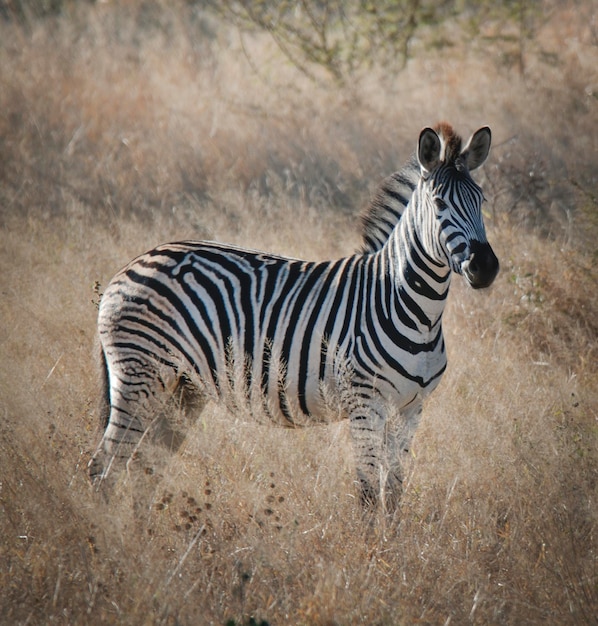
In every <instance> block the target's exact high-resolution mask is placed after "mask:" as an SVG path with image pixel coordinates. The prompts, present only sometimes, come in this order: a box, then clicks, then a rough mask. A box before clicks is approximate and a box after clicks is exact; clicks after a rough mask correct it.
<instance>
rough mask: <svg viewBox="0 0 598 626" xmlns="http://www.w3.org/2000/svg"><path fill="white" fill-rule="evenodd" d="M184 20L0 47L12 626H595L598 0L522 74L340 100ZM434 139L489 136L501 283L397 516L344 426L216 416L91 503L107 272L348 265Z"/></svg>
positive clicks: (461, 67)
mask: <svg viewBox="0 0 598 626" xmlns="http://www.w3.org/2000/svg"><path fill="white" fill-rule="evenodd" d="M173 7H174V8H173ZM187 11H188V9H186V8H184V7H183V6H179V5H176V4H175V5H170V4H169V5H167V4H163V5H161V4H160V3H136V2H131V3H127V4H125V5H123V6H120V5H118V6H117V5H112V4H110V3H107V4H98V5H97V6H92V7H80V8H79V9H77V10H75V11H74V12H73V13H72V14H71V15H70V16H67V17H57V18H52V19H48V20H45V21H43V22H39V23H34V24H32V25H31V26H30V30H29V31H27V32H24V31H21V30H19V29H18V28H17V27H16V26H15V25H14V24H12V25H11V24H2V25H0V31H1V32H0V41H1V42H2V43H1V44H0V67H1V68H2V71H1V72H0V110H1V111H2V114H1V115H0V162H1V163H2V166H1V167H0V223H1V230H0V258H1V267H2V273H1V278H0V295H1V297H0V315H1V320H2V324H1V325H0V353H1V356H2V358H1V359H0V409H1V417H2V420H1V422H0V616H2V617H1V621H2V622H3V623H7V624H9V623H10V624H25V623H64V624H90V623H97V624H100V623H127V624H146V623H157V624H195V623H206V624H208V623H213V624H225V623H235V624H249V623H251V619H253V621H254V622H255V623H260V622H262V621H265V622H267V623H269V624H283V623H293V624H349V623H356V622H361V623H373V624H413V623H425V624H449V623H451V624H466V623H473V624H488V623H491V624H522V623H525V624H540V623H541V624H545V623H553V624H595V623H596V615H598V600H597V599H598V588H597V584H598V575H597V574H598V572H597V567H598V562H597V558H598V557H597V541H596V530H597V526H596V521H597V520H596V510H597V508H596V479H597V471H596V461H597V456H598V455H597V450H598V446H597V438H598V421H597V420H598V367H597V349H598V348H597V346H598V342H597V331H598V327H597V323H596V321H595V311H596V310H597V305H598V293H597V292H596V279H597V274H596V269H595V263H596V246H595V241H596V239H595V237H596V232H597V230H596V228H597V226H596V221H595V220H596V214H597V211H598V208H597V206H596V201H595V193H596V174H595V171H596V167H595V166H596V157H595V155H596V153H597V152H596V150H597V145H596V142H597V141H598V139H597V137H596V134H595V132H593V129H594V128H595V124H596V120H597V119H598V108H597V107H598V101H597V100H596V97H595V89H598V75H597V74H596V64H595V58H596V50H597V48H596V38H595V31H594V30H592V29H593V28H594V26H595V24H594V26H593V25H592V22H591V6H590V3H588V4H583V3H578V4H576V5H574V6H573V5H572V6H571V7H570V6H569V5H568V4H566V3H563V4H562V5H560V7H559V11H558V12H557V13H556V14H554V15H551V16H549V19H547V22H546V23H545V25H544V26H543V28H542V29H540V31H539V37H540V40H539V42H538V45H539V46H540V47H541V48H542V49H543V51H544V53H545V54H548V53H552V52H553V53H554V55H556V56H555V57H554V58H553V57H550V58H551V63H550V64H546V63H544V62H543V61H542V60H541V57H540V55H537V56H534V57H530V58H529V59H528V63H527V69H526V73H525V74H524V75H519V74H516V73H513V72H512V71H511V70H509V69H508V68H506V67H501V66H500V65H497V64H496V62H495V61H496V60H495V59H494V58H493V55H492V50H491V47H490V46H489V45H487V46H485V47H476V46H475V45H473V50H474V51H473V52H472V51H471V49H469V54H466V53H467V52H468V50H467V49H466V48H464V47H463V48H461V47H460V46H459V45H455V46H454V47H453V48H452V49H451V51H450V54H447V53H446V52H445V53H443V55H442V56H440V55H436V54H435V53H434V52H433V51H430V52H428V53H426V54H422V55H420V56H418V57H417V58H416V59H415V60H413V61H412V62H411V63H410V64H409V65H408V67H407V69H406V70H405V71H404V72H403V73H402V74H400V75H398V76H385V75H384V73H383V72H382V71H381V70H377V69H374V70H373V71H372V72H371V74H370V75H369V76H368V77H366V78H364V79H362V80H361V81H359V82H358V83H356V84H355V85H353V86H352V87H351V88H347V90H343V91H338V90H330V89H327V88H326V85H315V84H313V83H310V82H309V81H307V80H306V79H305V78H304V77H302V76H301V75H300V74H298V73H296V72H295V70H294V69H293V68H292V67H290V66H288V65H287V64H285V62H284V61H282V60H281V59H280V57H279V56H277V54H276V51H275V50H274V49H272V48H271V47H270V46H269V43H268V41H267V40H263V39H260V37H258V36H253V37H249V38H246V39H245V41H244V47H243V48H241V47H240V45H239V43H238V38H237V37H236V34H235V33H234V32H231V31H229V30H227V29H226V27H225V26H224V25H222V24H220V23H218V22H217V21H214V20H213V19H212V18H210V17H209V16H207V15H204V14H201V13H193V12H191V13H189V12H187ZM489 27H490V26H489ZM540 44H541V45H540ZM555 58H556V61H555ZM250 61H251V63H250ZM440 118H447V119H449V120H450V121H452V122H453V123H454V124H455V125H456V126H457V127H458V128H459V129H462V131H463V133H469V132H471V131H472V130H474V129H475V128H476V127H478V126H479V125H481V124H484V123H488V124H490V125H491V126H492V128H493V131H494V146H495V147H494V150H493V152H492V154H491V158H490V161H489V162H488V164H487V165H486V166H485V167H484V171H483V172H482V173H481V174H480V180H481V182H482V183H483V186H484V190H485V193H486V196H487V198H488V203H487V205H486V206H487V212H488V214H489V218H490V219H489V220H488V229H489V236H490V239H491V241H492V243H493V245H494V247H495V250H496V252H497V254H498V256H499V257H500V260H501V266H502V270H501V274H500V276H499V278H498V279H497V283H496V284H495V286H494V287H493V288H492V289H491V290H490V291H489V292H487V293H483V294H480V293H472V292H471V291H468V290H467V289H466V288H465V287H464V286H463V285H462V284H461V283H460V281H459V280H458V279H456V280H455V281H454V286H453V290H452V294H451V297H450V303H449V308H448V311H447V314H446V333H447V343H448V349H449V356H450V363H449V369H448V372H447V374H446V376H445V378H444V379H443V382H442V384H441V386H440V388H439V389H438V391H437V392H436V393H435V395H433V396H432V398H431V399H430V401H429V402H428V404H427V406H426V411H425V416H424V419H423V423H422V426H421V428H420V431H419V432H418V434H417V436H416V441H415V447H414V454H413V458H412V461H411V466H410V467H409V472H408V484H407V487H406V490H405V494H404V498H403V501H402V504H401V508H400V512H399V514H398V515H397V517H396V518H395V519H392V520H388V519H382V518H378V517H375V518H374V519H363V517H362V512H361V511H360V509H359V506H358V504H357V502H356V499H355V489H354V485H353V478H354V476H353V463H352V458H351V450H350V444H349V440H348V435H347V432H346V425H344V424H340V425H334V426H330V427H318V428H314V429H311V430H310V429H307V430H301V431H283V430H277V429H273V428H268V427H265V426H256V425H255V424H252V423H250V422H248V421H247V420H246V419H245V416H244V415H230V414H227V412H226V411H225V410H224V409H222V408H221V407H216V406H210V407H208V409H206V411H205V412H204V413H203V414H202V415H201V417H200V419H199V421H198V423H197V424H196V425H195V426H194V427H193V428H192V429H191V430H190V432H189V437H188V440H187V441H186V443H185V445H184V446H183V448H182V449H181V450H180V451H179V452H178V453H177V454H176V455H174V456H172V457H166V458H163V459H162V464H161V465H156V467H157V469H156V471H155V472H154V473H153V474H151V473H148V474H147V475H145V474H143V473H142V475H141V477H138V478H137V479H136V480H135V481H133V479H132V478H131V477H127V476H122V477H121V480H120V482H119V483H118V484H117V485H116V487H115V493H114V494H113V496H112V497H111V498H110V499H109V501H106V500H105V499H104V498H102V497H100V496H98V495H97V494H95V493H93V492H92V490H91V488H90V486H89V485H88V482H87V477H86V471H85V465H86V462H87V460H88V459H89V457H90V453H91V451H92V450H93V447H94V446H95V443H96V441H97V436H98V433H97V411H96V407H97V401H98V397H97V396H98V387H97V382H96V361H95V352H96V344H95V315H96V303H97V298H98V292H101V289H102V287H101V286H102V285H105V284H106V283H107V281H108V280H109V278H110V277H111V275H112V274H113V273H114V272H115V271H116V270H117V269H118V268H119V267H120V266H121V265H122V264H124V263H125V262H126V261H128V260H129V259H130V258H131V257H132V256H133V255H135V254H137V253H139V252H142V251H143V250H145V249H147V248H149V247H151V246H153V245H155V244H157V243H159V242H161V241H166V240H172V239H178V238H189V237H198V238H200V237H209V238H215V239H219V240H226V241H231V242H234V243H238V244H243V245H247V246H251V247H254V248H264V249H268V250H272V251H275V252H280V253H285V254H289V255H294V256H301V257H306V258H327V257H335V256H339V255H342V254H347V253H349V252H351V251H352V250H354V249H355V248H356V247H357V245H358V241H359V236H358V232H357V217H356V216H357V213H358V211H359V209H360V208H361V207H362V206H363V204H364V203H365V202H367V199H368V198H369V196H370V194H371V192H372V190H373V188H374V187H375V185H376V184H377V182H378V181H379V180H380V179H381V178H382V177H383V176H384V175H386V174H388V173H389V172H390V171H392V170H393V169H396V168H397V167H398V166H399V165H400V164H401V163H402V162H403V160H405V159H406V158H407V156H408V155H409V153H410V151H411V149H412V146H413V144H414V141H415V138H416V137H417V134H418V132H419V129H420V128H421V127H422V126H424V125H429V124H431V123H434V122H436V121H437V120H438V119H440ZM297 224H300V228H297ZM96 283H99V287H98V286H96V287H94V285H96ZM155 452H156V455H158V454H160V451H157V450H156V451H155ZM154 461H155V459H154V458H153V457H151V455H150V456H146V457H144V458H143V460H142V462H143V463H144V464H145V466H146V467H148V468H152V467H154Z"/></svg>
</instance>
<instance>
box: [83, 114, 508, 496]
mask: <svg viewBox="0 0 598 626" xmlns="http://www.w3.org/2000/svg"><path fill="white" fill-rule="evenodd" d="M489 147H490V131H489V129H487V128H482V129H480V130H479V131H477V132H476V133H475V134H474V135H473V136H472V138H471V139H470V141H469V143H468V144H467V146H466V147H465V148H464V149H463V150H461V140H460V138H459V137H458V136H457V135H456V134H455V133H454V131H453V130H452V129H451V128H450V127H449V126H448V125H446V124H443V125H440V126H439V127H437V129H436V130H433V129H431V128H427V129H424V130H423V131H422V133H421V135H420V138H419V143H418V150H417V163H418V166H417V185H416V186H415V187H414V188H413V192H412V194H411V197H410V198H409V199H407V198H406V194H405V195H404V196H401V197H400V198H398V194H395V196H394V197H393V194H392V193H389V194H387V198H386V201H385V200H384V198H383V197H382V196H384V193H383V192H382V193H381V195H380V194H379V196H378V197H377V198H378V200H379V202H378V200H375V201H374V203H376V202H377V203H378V204H377V205H376V206H378V207H384V206H391V204H390V200H392V201H393V202H394V206H395V207H396V206H398V205H401V208H400V209H399V211H398V214H397V215H396V216H395V218H394V220H395V224H396V226H393V224H392V223H391V221H389V220H385V221H384V224H383V225H382V226H377V225H376V220H377V219H378V218H377V217H376V215H378V216H383V215H385V213H384V210H380V209H379V208H378V209H377V210H378V213H376V211H375V210H373V212H372V213H370V223H371V224H373V230H371V232H373V233H374V234H373V235H372V236H369V235H367V234H366V235H364V239H365V243H364V252H363V253H360V254H356V255H353V256H349V257H346V258H343V259H339V260H336V261H330V262H319V263H314V262H307V261H301V260H295V259H288V258H284V257H280V256H275V255H270V254H265V253H262V252H257V251H253V250H246V249H242V248H238V247H234V246H229V245H224V244H219V243H214V242H194V241H186V242H179V243H172V244H166V245H162V246H159V247H158V248H155V249H154V250H151V251H149V252H147V253H146V254H144V255H142V256H140V257H138V258H137V259H135V260H133V261H132V262H131V263H129V265H127V266H126V267H125V268H124V269H123V270H121V271H120V272H119V273H118V274H117V275H116V276H115V277H114V278H113V279H112V281H111V282H110V284H109V285H108V287H107V289H106V291H105V293H104V296H103V298H102V302H101V305H100V311H99V321H98V326H99V335H100V341H101V345H102V350H103V357H104V360H105V371H106V375H107V396H108V404H109V414H107V415H106V420H105V426H106V428H105V432H104V435H103V438H102V441H101V442H100V445H99V447H98V450H97V451H96V454H95V455H94V458H93V459H92V461H91V462H90V474H91V476H92V478H93V479H95V480H98V479H101V478H102V477H103V476H105V475H106V474H107V471H108V468H109V466H110V463H111V462H112V459H114V458H115V457H116V458H120V457H125V458H126V457H128V456H129V455H130V454H131V453H132V451H133V449H134V448H135V447H136V446H137V445H138V443H139V441H140V439H141V438H142V436H143V434H144V433H145V432H146V431H147V430H148V427H149V426H150V424H151V422H152V420H153V419H154V417H156V416H158V415H160V414H163V413H164V411H163V409H164V404H165V401H166V400H167V399H168V397H170V396H171V395H172V394H173V393H174V392H175V391H176V390H177V389H182V390H183V392H184V393H185V395H187V392H188V391H189V390H193V391H194V392H195V394H196V395H198V396H200V397H203V398H222V399H224V400H225V401H229V402H230V404H231V405H232V406H235V407H245V408H247V410H250V411H252V412H259V413H261V414H264V415H266V416H267V418H268V419H271V420H273V421H274V422H277V423H280V424H284V425H288V426H298V425H307V424H310V423H313V422H314V421H328V420H332V419H341V418H349V420H350V424H351V432H352V436H353V440H354V444H355V451H356V462H357V471H358V478H359V482H360V486H361V497H362V500H363V501H364V502H367V503H369V502H374V501H376V500H377V499H378V497H379V495H380V493H381V492H382V493H385V495H386V497H385V498H384V501H385V503H386V505H387V506H388V507H392V506H394V505H395V504H396V501H397V497H398V494H399V493H400V484H401V480H402V478H401V463H400V456H401V454H400V453H405V452H406V451H407V450H408V448H409V445H410V441H411V438H412V436H413V433H414V430H415V427H416V426H417V423H418V421H419V416H420V413H421V404H422V400H423V399H424V398H425V397H426V396H427V395H428V394H429V393H430V392H431V391H432V390H433V389H434V388H435V387H436V385H437V384H438V382H439V380H440V377H441V375H442V373H443V372H444V370H445V368H446V355H445V346H444V340H443V336H442V326H441V317H442V312H443V310H444V306H445V302H446V297H447V293H448V288H449V283H450V276H451V270H452V271H456V272H457V273H460V274H462V275H463V276H464V277H465V278H466V280H467V281H468V282H469V284H471V285H472V286H473V287H476V288H477V287H486V286H488V285H489V284H490V283H491V282H492V280H493V279H494V277H495V275H496V273H497V271H498V261H497V259H496V257H495V256H494V253H493V252H492V249H491V248H490V246H489V244H488V243H487V240H486V235H485V231H484V224H483V221H482V214H481V204H482V200H483V196H482V192H481V190H480V188H479V187H478V186H477V185H476V183H475V182H474V181H473V180H472V178H471V177H470V175H469V170H470V169H473V168H474V167H477V166H479V165H481V163H483V161H484V160H485V159H486V157H487V154H488V150H489ZM414 180H415V177H414V174H413V171H412V170H409V178H408V179H406V181H407V182H405V181H399V182H400V184H401V185H402V187H401V189H403V188H405V189H410V188H411V186H412V183H413V182H414ZM404 200H408V202H407V204H406V206H403V205H404ZM374 203H373V204H374ZM381 223H382V222H381ZM166 417H167V415H166ZM175 435H176V433H175ZM175 439H176V437H173V438H171V440H175Z"/></svg>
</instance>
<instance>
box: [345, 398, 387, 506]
mask: <svg viewBox="0 0 598 626" xmlns="http://www.w3.org/2000/svg"><path fill="white" fill-rule="evenodd" d="M349 422H350V427H351V437H352V440H353V448H354V451H355V462H356V466H357V480H358V482H359V490H360V493H359V495H360V500H361V504H362V505H363V506H364V508H366V509H367V508H373V507H375V506H376V505H377V504H378V502H379V501H380V494H381V492H382V484H383V482H382V481H383V477H384V475H385V473H386V472H385V467H384V464H385V458H384V457H385V455H384V434H385V433H384V431H385V429H384V422H385V417H384V415H383V414H382V412H381V411H377V410H376V409H375V408H373V407H365V406H359V407H357V408H355V409H354V410H353V411H352V412H351V414H350V415H349Z"/></svg>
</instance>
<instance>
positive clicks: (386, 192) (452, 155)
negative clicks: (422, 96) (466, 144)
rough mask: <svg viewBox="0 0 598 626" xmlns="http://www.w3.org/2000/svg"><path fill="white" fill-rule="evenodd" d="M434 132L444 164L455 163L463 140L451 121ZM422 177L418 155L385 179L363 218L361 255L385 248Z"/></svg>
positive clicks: (437, 127) (362, 214) (439, 126)
mask: <svg viewBox="0 0 598 626" xmlns="http://www.w3.org/2000/svg"><path fill="white" fill-rule="evenodd" d="M434 130H435V131H436V132H437V133H438V135H439V137H440V139H441V141H442V144H443V146H444V151H443V161H444V162H445V163H447V162H455V161H456V160H457V159H458V158H459V156H460V154H461V144H462V140H461V137H460V136H459V135H458V134H457V133H456V132H455V130H454V129H453V127H452V126H451V125H450V124H449V123H448V122H439V123H438V124H437V125H436V126H435V127H434ZM420 175H421V171H420V166H419V163H418V161H417V157H416V155H415V154H413V155H412V156H411V158H410V159H409V161H407V163H405V165H404V166H403V167H402V168H401V169H400V170H399V171H397V172H395V173H394V174H391V175H390V176H388V177H387V178H385V179H384V180H383V181H382V182H381V183H380V185H379V186H378V189H377V190H376V193H375V194H374V197H373V198H372V200H371V202H370V203H369V205H368V206H367V207H366V208H365V209H364V210H363V211H362V213H361V216H360V221H361V233H362V238H363V243H362V245H361V248H360V252H362V253H363V254H368V253H372V252H377V251H378V250H380V249H381V248H382V246H384V244H385V243H386V241H387V240H388V238H389V237H390V234H391V233H392V231H393V229H394V227H395V226H396V225H397V224H398V223H399V220H400V219H401V215H403V211H404V210H405V208H406V207H407V205H408V204H409V200H410V199H411V196H412V194H413V190H414V189H415V188H416V187H417V183H418V181H419V178H420Z"/></svg>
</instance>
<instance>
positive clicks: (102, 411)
mask: <svg viewBox="0 0 598 626" xmlns="http://www.w3.org/2000/svg"><path fill="white" fill-rule="evenodd" d="M98 348H99V352H100V371H99V376H100V380H99V383H100V402H99V407H98V413H99V418H100V420H99V421H100V428H101V429H102V432H103V431H105V430H106V428H107V427H108V422H109V420H110V385H109V383H108V363H107V362H106V355H105V354H104V350H103V349H102V347H101V346H98Z"/></svg>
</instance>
